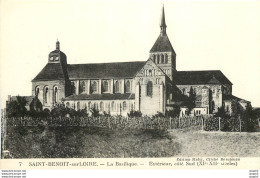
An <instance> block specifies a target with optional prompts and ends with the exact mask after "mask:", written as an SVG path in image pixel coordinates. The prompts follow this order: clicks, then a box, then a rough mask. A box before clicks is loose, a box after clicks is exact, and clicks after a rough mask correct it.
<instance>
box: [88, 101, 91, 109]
mask: <svg viewBox="0 0 260 178" xmlns="http://www.w3.org/2000/svg"><path fill="white" fill-rule="evenodd" d="M88 109H89V110H90V109H91V102H90V101H89V102H88Z"/></svg>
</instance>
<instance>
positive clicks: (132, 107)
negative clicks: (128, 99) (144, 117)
mask: <svg viewBox="0 0 260 178" xmlns="http://www.w3.org/2000/svg"><path fill="white" fill-rule="evenodd" d="M133 110H134V104H133V103H132V104H131V111H133Z"/></svg>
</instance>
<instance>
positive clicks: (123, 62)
mask: <svg viewBox="0 0 260 178" xmlns="http://www.w3.org/2000/svg"><path fill="white" fill-rule="evenodd" d="M136 62H140V63H142V62H143V63H144V62H146V61H128V62H103V63H81V64H67V65H86V64H123V63H136Z"/></svg>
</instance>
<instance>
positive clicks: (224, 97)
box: [222, 94, 250, 103]
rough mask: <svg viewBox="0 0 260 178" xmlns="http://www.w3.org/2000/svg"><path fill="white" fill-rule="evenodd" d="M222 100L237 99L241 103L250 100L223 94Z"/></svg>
mask: <svg viewBox="0 0 260 178" xmlns="http://www.w3.org/2000/svg"><path fill="white" fill-rule="evenodd" d="M222 96H223V100H236V101H239V102H243V103H250V101H247V100H245V99H242V98H238V97H236V96H234V95H225V94H223V95H222Z"/></svg>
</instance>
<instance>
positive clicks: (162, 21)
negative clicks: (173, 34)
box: [160, 5, 167, 36]
mask: <svg viewBox="0 0 260 178" xmlns="http://www.w3.org/2000/svg"><path fill="white" fill-rule="evenodd" d="M160 27H161V35H162V36H163V35H165V34H166V27H167V26H166V23H165V14H164V5H163V7H162V18H161V25H160Z"/></svg>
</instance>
